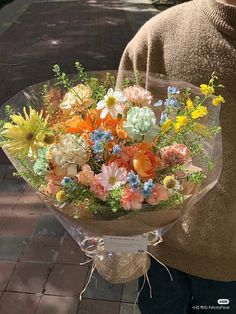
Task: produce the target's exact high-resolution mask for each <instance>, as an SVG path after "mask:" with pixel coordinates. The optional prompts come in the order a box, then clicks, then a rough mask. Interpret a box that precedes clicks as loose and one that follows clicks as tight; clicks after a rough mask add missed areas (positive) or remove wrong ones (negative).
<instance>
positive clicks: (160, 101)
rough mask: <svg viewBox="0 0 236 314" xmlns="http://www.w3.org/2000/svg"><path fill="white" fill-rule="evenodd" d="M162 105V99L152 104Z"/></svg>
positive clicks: (155, 105)
mask: <svg viewBox="0 0 236 314" xmlns="http://www.w3.org/2000/svg"><path fill="white" fill-rule="evenodd" d="M162 105H163V100H158V101H157V102H155V103H154V104H153V106H154V107H161V106H162Z"/></svg>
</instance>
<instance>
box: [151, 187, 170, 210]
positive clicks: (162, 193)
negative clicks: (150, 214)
mask: <svg viewBox="0 0 236 314" xmlns="http://www.w3.org/2000/svg"><path fill="white" fill-rule="evenodd" d="M168 198H169V195H168V192H167V190H166V189H165V188H164V187H163V186H162V185H160V184H156V186H155V187H154V189H153V190H152V194H151V195H150V196H149V197H148V199H147V200H146V201H147V202H148V203H149V204H150V205H157V204H158V203H159V202H160V201H166V200H168Z"/></svg>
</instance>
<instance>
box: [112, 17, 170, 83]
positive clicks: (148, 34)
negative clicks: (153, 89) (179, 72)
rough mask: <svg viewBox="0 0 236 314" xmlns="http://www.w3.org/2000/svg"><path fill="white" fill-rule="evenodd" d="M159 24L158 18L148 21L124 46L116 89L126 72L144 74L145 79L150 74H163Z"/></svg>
mask: <svg viewBox="0 0 236 314" xmlns="http://www.w3.org/2000/svg"><path fill="white" fill-rule="evenodd" d="M159 24H160V23H159V16H155V17H154V18H152V19H150V20H149V21H148V22H146V23H145V24H144V25H143V26H142V27H141V28H140V30H139V31H138V33H137V34H136V35H135V36H134V38H133V39H132V40H131V41H130V42H129V43H128V45H127V46H126V48H125V50H124V52H123V55H122V58H121V61H120V65H119V70H118V78H117V86H118V87H119V86H120V84H121V82H122V80H123V79H124V77H125V76H126V74H127V71H130V72H131V74H132V73H134V72H136V71H139V72H144V73H145V75H146V79H147V77H148V76H149V75H150V73H161V74H165V71H164V60H163V47H162V39H161V37H162V36H161V35H162V30H161V29H162V27H161V25H159Z"/></svg>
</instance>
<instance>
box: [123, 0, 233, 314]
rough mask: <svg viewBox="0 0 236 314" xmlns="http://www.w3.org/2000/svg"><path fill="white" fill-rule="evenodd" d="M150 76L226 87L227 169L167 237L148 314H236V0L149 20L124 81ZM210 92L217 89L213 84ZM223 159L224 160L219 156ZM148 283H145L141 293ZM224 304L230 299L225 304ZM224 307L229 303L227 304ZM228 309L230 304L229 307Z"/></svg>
mask: <svg viewBox="0 0 236 314" xmlns="http://www.w3.org/2000/svg"><path fill="white" fill-rule="evenodd" d="M126 71H140V72H141V71H142V72H145V73H146V77H147V80H148V77H149V75H151V73H160V74H164V75H166V76H167V77H169V78H170V79H176V80H183V81H186V82H190V83H192V84H194V85H199V84H200V83H202V82H203V81H208V79H209V77H210V76H211V74H212V72H214V71H215V73H216V75H217V76H218V78H219V81H220V82H221V83H222V84H223V85H224V86H225V88H224V89H223V90H222V91H221V93H222V96H224V97H222V96H221V97H220V98H218V99H217V100H216V101H215V104H214V105H218V104H220V103H223V102H225V105H224V106H222V110H221V117H220V119H221V125H222V133H223V156H222V159H223V160H222V162H223V169H222V173H221V176H220V179H219V182H218V183H217V184H216V185H215V187H214V188H213V189H212V190H211V191H210V192H209V193H208V194H207V195H206V196H205V197H204V198H203V199H202V200H201V201H200V202H199V203H197V204H196V205H195V206H194V207H193V208H192V209H191V210H189V211H188V210H187V211H186V213H185V215H184V216H183V217H182V218H181V219H180V220H179V221H178V222H177V223H175V224H174V225H173V226H172V227H171V228H170V229H169V230H168V231H167V233H166V234H165V235H164V236H163V242H162V243H160V244H159V245H158V246H157V248H156V249H155V250H156V251H155V256H156V258H158V260H160V261H161V262H162V263H164V264H165V265H166V266H168V268H169V270H170V272H171V274H172V276H173V279H174V281H173V282H171V281H170V279H169V276H168V273H166V270H165V268H164V267H163V266H161V265H160V264H159V263H157V262H156V261H154V260H152V265H151V268H150V270H149V277H150V281H151V285H152V298H150V293H149V286H148V284H145V286H144V289H143V290H142V291H141V293H140V297H139V307H140V310H141V313H142V314H151V313H152V314H158V313H160V314H170V313H171V314H175V313H176V314H182V313H183V314H185V313H186V314H187V313H212V311H213V310H214V309H216V310H217V309H218V310H219V312H220V313H224V311H226V313H228V314H229V313H236V299H235V295H236V267H235V265H236V227H235V222H236V210H235V204H236V193H235V183H236V164H235V151H236V142H235V138H234V136H235V134H236V124H235V116H236V106H235V104H236V89H235V83H236V0H221V1H217V0H193V1H190V2H187V3H184V4H181V5H178V6H175V7H172V8H170V9H168V10H166V11H164V12H162V13H161V14H159V15H157V16H155V17H153V18H152V19H151V20H149V21H148V22H147V23H146V24H145V25H144V26H143V27H141V29H140V30H139V31H138V33H137V34H136V35H135V37H134V38H133V39H132V40H131V41H130V43H128V45H127V47H126V49H125V51H124V53H123V56H122V58H121V62H120V66H119V73H118V82H119V81H121V80H122V78H123V76H124V74H125V72H126ZM201 87H202V88H201V91H202V93H203V94H204V93H207V92H209V91H208V90H207V88H208V86H207V85H202V86H201ZM219 158H220V157H219ZM142 284H143V278H141V279H140V288H141V286H142ZM222 300H223V301H222ZM222 302H223V303H222ZM222 304H224V306H223V305H222Z"/></svg>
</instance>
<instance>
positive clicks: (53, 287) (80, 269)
mask: <svg viewBox="0 0 236 314" xmlns="http://www.w3.org/2000/svg"><path fill="white" fill-rule="evenodd" d="M87 271H88V268H87V266H86V265H85V266H78V265H68V264H56V265H55V266H54V268H53V270H52V272H51V273H50V275H49V278H48V281H47V284H46V288H45V293H46V294H50V295H61V296H78V295H80V292H81V291H82V290H83V287H84V285H85V280H86V277H87Z"/></svg>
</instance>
